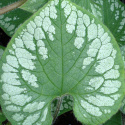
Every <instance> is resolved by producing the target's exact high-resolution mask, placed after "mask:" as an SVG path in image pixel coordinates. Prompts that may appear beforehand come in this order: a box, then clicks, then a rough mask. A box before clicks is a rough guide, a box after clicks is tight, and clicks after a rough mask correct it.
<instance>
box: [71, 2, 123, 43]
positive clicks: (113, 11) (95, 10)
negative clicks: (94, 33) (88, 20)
mask: <svg viewBox="0 0 125 125" xmlns="http://www.w3.org/2000/svg"><path fill="white" fill-rule="evenodd" d="M71 1H73V2H75V3H77V4H78V5H79V6H81V7H83V8H85V9H87V10H88V11H89V12H91V13H92V14H93V15H94V16H95V17H97V18H99V19H100V20H102V21H103V23H104V24H105V25H106V26H107V27H108V28H109V29H110V31H111V32H112V34H113V35H114V37H115V38H116V41H117V42H118V44H121V43H123V42H125V30H124V29H125V5H124V4H123V3H122V2H121V1H120V0H79V1H78V0H71Z"/></svg>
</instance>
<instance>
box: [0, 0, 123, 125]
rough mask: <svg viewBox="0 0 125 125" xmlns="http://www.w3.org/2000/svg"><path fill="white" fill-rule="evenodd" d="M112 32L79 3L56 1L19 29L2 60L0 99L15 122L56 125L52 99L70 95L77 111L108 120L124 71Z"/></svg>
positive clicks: (81, 116)
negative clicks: (53, 123) (53, 121)
mask: <svg viewBox="0 0 125 125" xmlns="http://www.w3.org/2000/svg"><path fill="white" fill-rule="evenodd" d="M123 67H124V65H123V62H122V57H121V54H120V49H119V47H118V45H117V43H116V41H115V39H114V37H113V35H112V34H111V33H110V31H109V30H108V29H107V28H106V27H105V26H104V25H103V24H102V22H100V21H99V20H98V19H96V18H95V17H94V16H92V15H91V14H90V13H88V12H87V11H86V10H83V9H82V8H80V7H79V6H76V5H75V4H72V3H70V2H69V1H67V0H63V1H62V0H59V1H58V0H51V1H49V2H48V4H46V5H45V6H44V7H43V8H41V9H40V10H39V11H38V12H36V13H35V14H34V15H33V16H32V17H31V18H30V19H28V20H27V21H26V22H25V23H24V24H23V25H22V26H21V27H20V28H19V29H18V31H17V32H16V34H15V35H14V36H13V38H12V39H11V41H10V43H9V44H8V47H7V49H6V50H5V52H4V55H3V57H2V62H1V63H0V69H1V70H0V72H1V73H0V75H1V84H0V88H1V89H0V95H1V98H0V102H1V105H2V109H3V112H4V113H5V115H6V117H7V118H8V120H9V121H11V123H12V124H13V125H19V124H21V125H32V124H33V125H41V124H44V125H51V124H52V120H53V119H52V116H51V103H52V101H53V100H54V99H56V98H58V97H63V96H65V95H71V96H72V97H73V99H74V107H73V110H74V115H75V116H76V118H77V119H78V120H79V121H81V122H82V123H85V124H91V125H98V124H101V123H104V122H105V121H106V120H108V119H109V118H110V117H111V116H112V115H113V114H115V113H116V112H117V111H118V109H119V108H120V104H121V101H122V99H123V96H124V87H125V86H124V75H123V73H124V70H123Z"/></svg>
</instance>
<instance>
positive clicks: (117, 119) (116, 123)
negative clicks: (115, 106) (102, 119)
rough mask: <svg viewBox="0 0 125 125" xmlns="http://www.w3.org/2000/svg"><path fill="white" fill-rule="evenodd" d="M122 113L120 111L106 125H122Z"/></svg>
mask: <svg viewBox="0 0 125 125" xmlns="http://www.w3.org/2000/svg"><path fill="white" fill-rule="evenodd" d="M121 119H122V118H121V112H120V111H119V112H118V113H117V114H115V115H114V116H113V117H112V118H111V119H110V120H108V121H107V122H106V123H105V124H104V125H122V121H121Z"/></svg>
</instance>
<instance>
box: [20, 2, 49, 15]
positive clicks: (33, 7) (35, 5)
mask: <svg viewBox="0 0 125 125" xmlns="http://www.w3.org/2000/svg"><path fill="white" fill-rule="evenodd" d="M48 1H49V0H27V1H26V2H25V3H24V4H23V5H22V6H20V8H21V9H23V10H26V11H29V12H30V13H34V12H36V11H37V10H38V9H39V8H41V7H42V6H44V5H45V4H46V3H47V2H48Z"/></svg>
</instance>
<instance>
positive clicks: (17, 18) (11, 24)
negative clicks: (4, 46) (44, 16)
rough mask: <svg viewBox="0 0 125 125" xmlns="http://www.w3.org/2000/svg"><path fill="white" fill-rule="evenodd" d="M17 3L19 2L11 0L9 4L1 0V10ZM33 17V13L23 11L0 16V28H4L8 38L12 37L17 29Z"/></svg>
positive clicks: (16, 10)
mask: <svg viewBox="0 0 125 125" xmlns="http://www.w3.org/2000/svg"><path fill="white" fill-rule="evenodd" d="M17 1H18V0H9V1H8V2H7V1H5V0H0V8H2V7H5V6H7V5H9V4H12V3H14V2H17ZM31 15H32V13H30V12H27V11H24V10H22V9H19V8H17V9H14V10H12V11H10V12H8V13H5V14H3V15H0V28H2V29H3V30H4V32H5V33H6V34H7V35H8V36H10V37H12V36H13V34H14V33H15V32H16V30H17V28H18V27H19V26H20V25H21V24H22V23H23V22H24V21H25V20H27V19H28V18H29V17H30V16H31Z"/></svg>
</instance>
